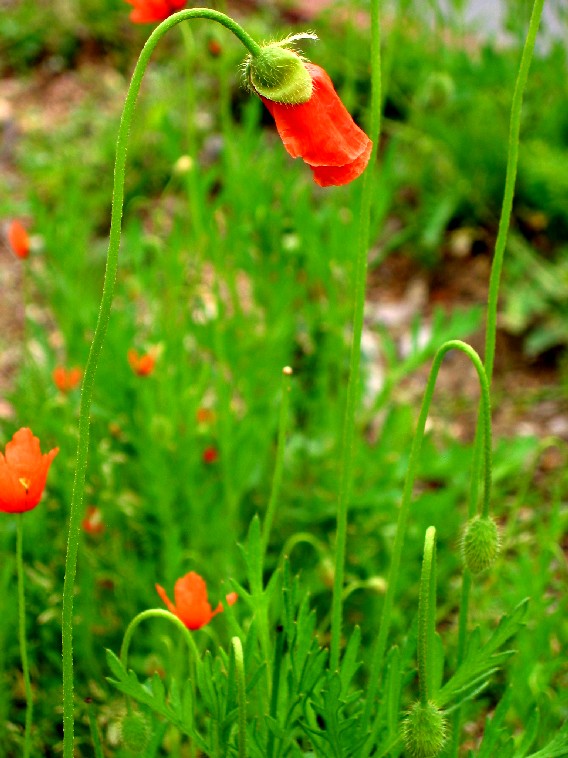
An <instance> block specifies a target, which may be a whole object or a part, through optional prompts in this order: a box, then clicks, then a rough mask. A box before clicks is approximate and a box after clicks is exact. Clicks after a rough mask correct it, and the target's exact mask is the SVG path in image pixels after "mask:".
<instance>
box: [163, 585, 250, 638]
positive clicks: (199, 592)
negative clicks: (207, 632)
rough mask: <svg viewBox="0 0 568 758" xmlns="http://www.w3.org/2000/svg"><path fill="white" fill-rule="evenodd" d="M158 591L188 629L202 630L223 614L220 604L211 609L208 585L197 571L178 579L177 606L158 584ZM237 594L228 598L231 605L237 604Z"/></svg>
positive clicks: (176, 590)
mask: <svg viewBox="0 0 568 758" xmlns="http://www.w3.org/2000/svg"><path fill="white" fill-rule="evenodd" d="M156 590H157V591H158V594H159V596H160V597H161V598H162V600H163V601H164V603H165V604H166V605H167V606H168V610H170V611H171V612H172V613H173V614H174V615H175V616H177V617H178V618H179V619H180V621H182V622H183V623H184V624H185V625H186V626H187V628H188V629H201V627H202V626H205V624H208V623H209V622H210V621H211V619H212V618H213V616H215V615H216V614H217V613H221V611H222V610H223V605H222V604H221V603H219V604H218V605H217V607H216V608H215V610H212V609H211V605H210V603H209V600H208V599H207V585H206V584H205V580H204V579H203V577H201V576H199V574H197V573H196V572H195V571H190V572H189V574H186V575H185V576H182V577H181V579H178V580H177V582H176V583H175V586H174V598H175V604H174V603H172V601H171V600H170V599H169V597H168V596H167V594H166V591H165V590H164V588H163V587H160V585H159V584H156ZM237 597H238V596H237V593H236V592H230V593H229V594H228V595H227V596H226V598H227V603H229V605H233V604H234V603H236V602H237Z"/></svg>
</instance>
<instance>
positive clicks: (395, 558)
mask: <svg viewBox="0 0 568 758" xmlns="http://www.w3.org/2000/svg"><path fill="white" fill-rule="evenodd" d="M450 350H460V351H461V352H463V353H465V355H467V356H468V358H469V359H470V360H471V362H472V363H473V365H474V367H475V369H476V371H477V376H478V378H479V384H480V388H481V411H482V424H483V442H484V447H483V450H484V469H485V471H484V491H483V506H482V513H486V512H488V510H489V502H490V498H491V446H492V443H491V404H490V396H489V382H488V379H487V376H486V374H485V369H484V367H483V363H482V361H481V358H480V357H479V355H478V354H477V353H476V352H475V350H474V349H473V348H472V347H471V346H470V345H468V344H467V343H465V342H462V341H461V340H450V341H448V342H445V343H444V344H443V345H442V347H440V348H439V350H438V352H437V353H436V355H435V356H434V361H433V363H432V368H431V370H430V376H429V377H428V384H427V385H426V390H425V392H424V398H423V400H422V407H421V409H420V415H419V417H418V423H417V425H416V431H415V433H414V439H413V441H412V447H411V450H410V458H409V462H408V469H407V472H406V478H405V481H404V489H403V493H402V502H401V506H400V511H399V514H398V523H397V528H396V536H395V539H394V546H393V554H392V558H391V564H390V568H389V574H388V578H387V591H386V593H385V600H384V604H383V609H382V613H381V621H380V627H379V635H378V637H377V642H376V643H375V647H374V650H373V655H372V660H371V667H370V672H371V675H370V681H369V688H368V695H367V701H366V704H365V712H364V715H363V720H362V729H365V730H366V729H367V726H368V723H369V719H370V717H371V711H372V708H373V705H374V701H375V697H376V695H377V692H378V688H379V685H380V681H381V674H382V666H383V659H384V655H385V651H386V644H387V638H388V634H389V631H390V625H391V615H392V608H393V602H394V593H395V590H396V580H397V577H398V573H399V569H400V562H401V559H402V550H403V547H404V538H405V535H406V526H407V523H408V516H409V513H410V505H411V502H412V492H413V489H414V480H415V478H416V472H417V469H418V462H419V457H420V450H421V448H422V440H423V438H424V429H425V427H426V420H427V418H428V413H429V411H430V405H431V403H432V397H433V395H434V389H435V386H436V379H437V376H438V372H439V370H440V366H441V365H442V361H443V359H444V357H445V355H446V353H448V352H449V351H450ZM366 754H367V753H364V755H366Z"/></svg>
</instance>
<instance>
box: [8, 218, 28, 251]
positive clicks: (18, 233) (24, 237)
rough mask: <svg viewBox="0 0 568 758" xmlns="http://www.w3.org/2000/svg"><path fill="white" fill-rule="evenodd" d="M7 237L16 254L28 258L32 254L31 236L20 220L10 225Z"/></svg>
mask: <svg viewBox="0 0 568 758" xmlns="http://www.w3.org/2000/svg"><path fill="white" fill-rule="evenodd" d="M7 237H8V244H9V245H10V247H11V248H12V250H13V252H14V255H17V256H18V258H27V257H28V255H29V254H30V238H29V237H28V233H27V232H26V230H25V228H24V225H23V224H22V223H21V222H20V221H17V220H14V221H12V222H11V224H10V225H9V226H8V232H7Z"/></svg>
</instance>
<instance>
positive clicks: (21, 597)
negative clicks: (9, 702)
mask: <svg viewBox="0 0 568 758" xmlns="http://www.w3.org/2000/svg"><path fill="white" fill-rule="evenodd" d="M16 522H17V527H16V568H17V572H18V616H19V627H18V629H19V638H20V656H21V659H22V674H23V676H24V690H25V693H26V722H25V724H26V725H25V733H24V758H29V756H30V753H31V729H32V720H33V709H34V702H33V694H32V685H31V682H30V669H29V664H28V649H27V642H26V597H25V593H24V561H23V558H22V552H23V550H22V544H23V528H24V524H23V514H21V513H20V514H18V516H17V517H16Z"/></svg>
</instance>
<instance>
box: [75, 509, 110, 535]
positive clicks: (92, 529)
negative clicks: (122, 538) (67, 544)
mask: <svg viewBox="0 0 568 758" xmlns="http://www.w3.org/2000/svg"><path fill="white" fill-rule="evenodd" d="M81 526H82V527H83V529H84V530H85V531H86V532H87V533H88V534H101V533H102V532H104V530H105V524H104V521H103V514H102V512H101V509H100V508H97V507H96V506H95V505H88V506H87V512H86V514H85V518H84V519H83V521H82V522H81Z"/></svg>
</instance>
